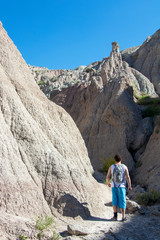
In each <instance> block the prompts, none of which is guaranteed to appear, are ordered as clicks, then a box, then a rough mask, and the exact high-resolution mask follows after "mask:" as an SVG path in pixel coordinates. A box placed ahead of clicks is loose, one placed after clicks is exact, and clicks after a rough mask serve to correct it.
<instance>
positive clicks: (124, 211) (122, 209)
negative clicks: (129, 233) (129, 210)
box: [121, 208, 126, 219]
mask: <svg viewBox="0 0 160 240" xmlns="http://www.w3.org/2000/svg"><path fill="white" fill-rule="evenodd" d="M121 213H122V219H125V217H126V215H125V213H126V209H124V208H121Z"/></svg>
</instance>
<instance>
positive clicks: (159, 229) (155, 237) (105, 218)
mask: <svg viewBox="0 0 160 240" xmlns="http://www.w3.org/2000/svg"><path fill="white" fill-rule="evenodd" d="M106 205H108V206H106V211H105V212H103V213H101V214H100V215H98V216H91V217H90V218H88V219H87V220H80V219H78V220H74V221H73V220H70V221H67V223H66V225H63V227H62V226H61V227H62V228H61V232H63V233H62V236H63V238H62V239H63V240H76V239H77V240H78V239H79V240H80V239H83V240H160V217H156V216H153V215H151V214H149V213H148V214H145V215H141V214H139V213H137V214H127V215H126V216H127V222H122V221H121V214H120V213H119V214H118V221H116V222H115V221H111V218H112V216H113V211H112V206H110V203H108V204H106ZM68 224H73V225H77V226H80V227H83V228H84V229H87V230H88V231H89V234H88V235H86V236H70V235H69V234H68V233H67V232H66V230H67V225H68ZM62 229H63V230H62Z"/></svg>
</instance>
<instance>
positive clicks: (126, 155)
mask: <svg viewBox="0 0 160 240" xmlns="http://www.w3.org/2000/svg"><path fill="white" fill-rule="evenodd" d="M70 71H71V70H70ZM82 73H83V76H84V75H85V74H87V75H86V76H87V77H85V79H83V77H82ZM80 74H81V79H80V82H79V83H77V84H75V85H74V86H69V87H67V88H64V89H61V92H55V94H54V91H53V92H51V95H50V99H51V100H52V101H54V102H56V103H57V104H59V105H61V106H62V107H64V108H65V109H66V110H67V111H68V112H69V113H70V115H71V116H72V117H73V119H74V121H75V122H76V124H77V126H78V128H79V129H80V131H81V133H82V136H83V138H84V140H85V142H86V145H87V148H88V152H89V156H90V158H91V161H92V164H93V166H94V168H95V169H99V168H100V167H101V164H102V163H101V160H100V159H108V158H109V157H111V156H113V155H114V154H115V153H116V152H120V153H121V154H122V156H123V159H124V162H125V163H126V164H127V165H128V166H129V169H132V167H133V165H134V161H133V156H132V153H133V152H134V156H135V155H136V154H135V153H137V155H136V156H138V155H139V154H138V153H140V152H141V150H142V149H143V148H144V146H145V144H146V142H147V140H148V137H149V136H150V134H151V133H152V121H151V119H149V118H146V119H142V115H141V111H140V109H139V107H138V106H137V104H136V103H135V101H134V97H133V89H134V91H135V92H137V93H140V92H145V93H147V94H149V95H155V91H154V87H153V85H152V84H151V83H150V81H149V80H148V79H147V78H146V77H145V76H143V75H142V74H141V73H139V72H138V71H136V70H135V69H132V68H130V67H129V66H128V64H127V63H126V62H124V61H122V57H121V54H120V52H119V46H118V44H117V43H116V42H115V43H113V46H112V52H111V54H110V57H109V58H104V59H103V61H102V62H95V63H93V64H90V65H89V66H88V67H86V68H84V69H83V71H82V72H81V73H80ZM82 79H83V80H82ZM57 81H58V78H57ZM82 81H83V82H82Z"/></svg>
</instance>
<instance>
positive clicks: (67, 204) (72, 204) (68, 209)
mask: <svg viewBox="0 0 160 240" xmlns="http://www.w3.org/2000/svg"><path fill="white" fill-rule="evenodd" d="M83 205H86V203H85V204H83V203H80V202H79V201H78V200H77V199H76V198H75V197H74V196H72V195H71V194H69V193H67V194H65V195H63V196H61V197H59V198H58V199H55V201H54V207H55V208H57V209H58V211H59V212H60V213H61V214H62V215H63V216H66V217H73V218H75V217H77V216H80V217H81V218H83V219H86V218H88V217H89V216H90V215H91V214H90V211H89V209H88V208H87V207H84V206H83Z"/></svg>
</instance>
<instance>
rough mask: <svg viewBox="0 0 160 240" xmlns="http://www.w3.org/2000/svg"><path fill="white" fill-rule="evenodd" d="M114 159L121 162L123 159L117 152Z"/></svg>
mask: <svg viewBox="0 0 160 240" xmlns="http://www.w3.org/2000/svg"><path fill="white" fill-rule="evenodd" d="M114 159H115V161H116V162H117V163H119V162H121V161H122V157H121V156H120V155H119V154H116V155H115V156H114Z"/></svg>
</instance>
